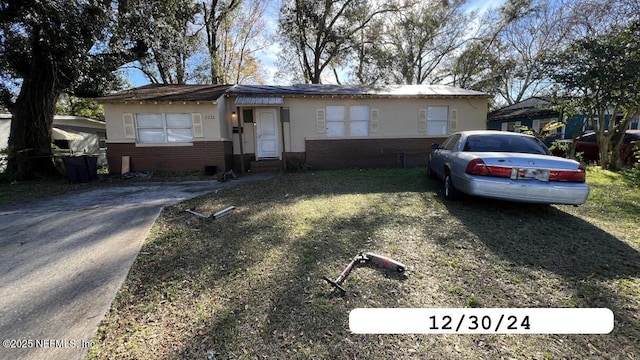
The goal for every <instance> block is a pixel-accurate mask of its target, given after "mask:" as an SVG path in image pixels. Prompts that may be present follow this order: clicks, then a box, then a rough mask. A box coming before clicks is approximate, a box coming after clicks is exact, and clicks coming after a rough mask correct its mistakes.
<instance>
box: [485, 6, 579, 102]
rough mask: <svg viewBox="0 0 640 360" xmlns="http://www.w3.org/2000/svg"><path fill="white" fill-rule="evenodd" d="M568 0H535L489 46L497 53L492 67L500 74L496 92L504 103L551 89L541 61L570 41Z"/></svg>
mask: <svg viewBox="0 0 640 360" xmlns="http://www.w3.org/2000/svg"><path fill="white" fill-rule="evenodd" d="M571 1H573V0H560V1H551V0H538V1H535V2H534V3H533V4H532V5H531V6H532V8H531V10H532V11H530V12H528V13H526V15H524V16H521V17H519V18H518V19H516V20H515V21H512V22H510V23H508V25H506V26H505V28H504V29H503V30H502V31H501V32H500V33H499V34H498V36H497V38H496V41H495V42H494V43H493V46H492V47H490V51H491V52H493V53H495V54H497V55H498V59H497V61H496V62H494V67H493V69H492V70H493V71H494V72H495V73H497V74H499V79H500V86H499V87H497V88H496V90H497V95H498V96H499V97H500V98H501V99H503V100H504V101H505V102H506V103H507V104H509V105H511V104H514V103H517V102H520V101H522V100H524V99H525V98H527V97H531V96H536V95H541V94H548V93H549V92H550V91H551V82H550V81H548V79H547V78H545V77H544V74H545V69H544V66H545V62H544V60H545V59H546V57H547V56H549V54H551V52H553V51H555V50H557V49H562V48H564V47H565V46H566V45H567V43H568V41H569V34H570V32H571V27H570V26H567V24H568V23H569V22H570V21H571V19H572V14H571V11H570V7H569V3H568V2H571Z"/></svg>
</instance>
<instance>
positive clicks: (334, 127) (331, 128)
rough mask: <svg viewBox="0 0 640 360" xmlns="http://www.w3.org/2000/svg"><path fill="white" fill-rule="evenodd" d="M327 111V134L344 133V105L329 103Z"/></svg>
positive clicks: (337, 135) (339, 134) (336, 134)
mask: <svg viewBox="0 0 640 360" xmlns="http://www.w3.org/2000/svg"><path fill="white" fill-rule="evenodd" d="M326 112H327V115H326V116H327V120H326V121H327V136H330V137H340V136H344V135H345V107H344V106H335V105H330V106H327V108H326Z"/></svg>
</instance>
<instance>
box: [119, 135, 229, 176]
mask: <svg viewBox="0 0 640 360" xmlns="http://www.w3.org/2000/svg"><path fill="white" fill-rule="evenodd" d="M122 156H130V157H131V165H130V169H131V171H167V172H191V171H204V169H205V166H216V167H217V168H218V171H223V170H229V169H231V168H232V166H233V154H232V144H231V142H229V141H200V142H194V143H193V146H157V147H153V146H152V147H147V146H145V147H136V146H135V144H131V143H127V144H123V143H108V144H107V159H108V162H109V172H111V173H112V174H119V173H120V171H121V168H122Z"/></svg>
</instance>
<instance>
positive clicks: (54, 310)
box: [0, 174, 274, 359]
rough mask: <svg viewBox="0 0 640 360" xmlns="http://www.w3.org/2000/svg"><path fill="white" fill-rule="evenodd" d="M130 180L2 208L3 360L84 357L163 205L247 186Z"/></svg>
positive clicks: (244, 179) (253, 177) (0, 297)
mask: <svg viewBox="0 0 640 360" xmlns="http://www.w3.org/2000/svg"><path fill="white" fill-rule="evenodd" d="M273 176H274V175H270V174H256V175H249V176H243V177H241V178H239V179H237V180H232V181H228V182H226V183H219V182H217V181H193V182H182V183H135V184H131V185H129V184H126V185H117V186H109V187H102V188H92V189H88V190H85V191H80V192H73V193H70V194H66V195H62V196H56V197H52V198H47V199H42V200H37V201H32V202H28V203H24V204H19V205H12V206H4V207H0V340H2V346H1V347H0V359H82V358H84V356H85V355H86V353H87V351H88V349H89V347H90V346H91V339H92V338H93V336H94V335H95V334H96V331H97V329H98V325H99V323H100V321H101V320H102V319H103V317H104V316H105V314H106V312H107V311H108V309H109V307H110V305H111V302H112V301H113V299H114V297H115V295H116V293H117V291H118V290H119V289H120V287H121V285H122V283H123V282H124V280H125V278H126V276H127V274H128V272H129V269H130V267H131V265H132V264H133V261H134V260H135V258H136V256H137V254H138V252H139V251H140V248H141V247H142V243H143V242H144V240H145V238H146V237H147V235H148V233H149V230H150V229H151V226H152V225H153V223H154V222H155V220H156V218H157V217H158V215H159V214H160V212H161V211H162V209H163V208H164V207H166V206H169V205H173V204H175V203H178V202H180V201H184V200H187V199H190V198H192V197H195V196H198V195H202V194H206V193H208V192H212V191H215V190H217V189H222V188H226V187H230V186H234V185H237V184H241V183H244V182H248V181H258V180H264V179H267V178H270V177H273Z"/></svg>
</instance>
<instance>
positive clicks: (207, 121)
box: [104, 102, 226, 143]
mask: <svg viewBox="0 0 640 360" xmlns="http://www.w3.org/2000/svg"><path fill="white" fill-rule="evenodd" d="M104 112H105V118H106V119H107V121H106V123H107V139H108V142H114V143H123V142H124V143H135V142H136V140H135V139H127V138H125V135H124V124H123V120H122V115H123V114H134V115H135V114H158V113H181V114H193V113H198V114H201V115H202V127H203V134H204V137H201V138H194V139H193V142H199V141H220V140H222V139H223V138H225V136H224V135H223V134H226V132H224V133H223V129H222V127H221V126H222V124H221V122H220V114H219V113H218V105H216V104H213V102H201V103H200V104H196V103H186V104H182V103H173V104H166V103H161V104H152V103H143V104H131V103H129V104H108V103H107V104H104Z"/></svg>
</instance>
